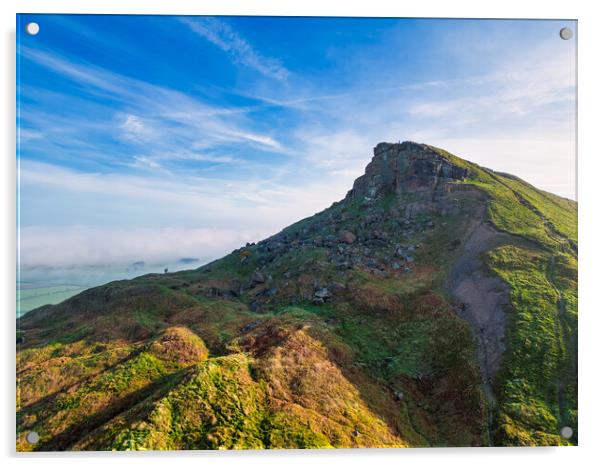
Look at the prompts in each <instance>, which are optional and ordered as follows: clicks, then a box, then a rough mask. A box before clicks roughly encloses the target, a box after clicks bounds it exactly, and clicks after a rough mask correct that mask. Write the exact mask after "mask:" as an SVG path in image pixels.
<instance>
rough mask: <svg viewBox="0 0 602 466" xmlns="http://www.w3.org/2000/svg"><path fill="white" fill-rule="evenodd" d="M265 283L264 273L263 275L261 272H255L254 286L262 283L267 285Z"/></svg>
mask: <svg viewBox="0 0 602 466" xmlns="http://www.w3.org/2000/svg"><path fill="white" fill-rule="evenodd" d="M265 281H266V278H265V275H264V274H263V273H261V272H260V271H259V270H256V271H255V272H253V275H252V276H251V282H252V283H253V284H254V285H259V284H261V283H265Z"/></svg>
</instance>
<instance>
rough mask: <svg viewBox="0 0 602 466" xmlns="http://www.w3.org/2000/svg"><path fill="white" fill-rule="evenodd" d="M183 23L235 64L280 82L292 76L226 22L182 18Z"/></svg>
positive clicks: (214, 19) (212, 19)
mask: <svg viewBox="0 0 602 466" xmlns="http://www.w3.org/2000/svg"><path fill="white" fill-rule="evenodd" d="M181 21H182V23H184V24H186V25H187V26H188V27H189V28H190V29H191V30H192V31H193V32H195V33H196V34H198V35H199V36H201V37H203V38H204V39H206V40H208V41H209V42H211V43H212V44H214V45H216V46H218V47H219V48H220V49H221V50H223V51H224V52H226V53H227V54H228V55H229V56H230V57H231V58H232V60H233V61H234V62H235V63H240V64H242V65H245V66H248V67H249V68H253V69H255V70H256V71H258V72H259V73H261V74H262V75H264V76H266V77H269V78H274V79H278V80H285V79H286V78H287V77H288V76H289V75H290V72H289V71H288V70H287V69H286V68H285V67H284V66H282V64H281V63H280V62H279V61H278V60H276V59H274V58H268V57H264V56H263V55H261V54H260V53H259V52H258V51H257V50H255V49H254V48H253V46H251V44H250V43H249V42H248V41H247V40H246V39H244V38H243V37H242V36H241V35H240V34H239V33H238V32H236V31H235V30H234V29H233V28H232V27H231V26H230V25H229V24H227V23H226V22H225V21H222V20H220V19H217V18H208V17H205V18H194V19H192V18H182V19H181Z"/></svg>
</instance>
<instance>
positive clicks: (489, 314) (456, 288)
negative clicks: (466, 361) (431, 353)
mask: <svg viewBox="0 0 602 466" xmlns="http://www.w3.org/2000/svg"><path fill="white" fill-rule="evenodd" d="M469 231H470V232H469V234H468V238H467V240H466V241H465V242H464V245H463V247H462V250H461V252H460V257H459V259H458V260H457V261H456V263H455V264H454V265H453V267H452V269H451V273H450V277H449V283H448V287H449V289H450V291H451V293H452V295H453V296H454V297H455V298H456V299H457V300H458V302H459V303H461V305H460V307H459V309H458V315H459V316H460V317H462V318H463V319H465V320H466V321H468V322H469V323H470V324H471V326H472V328H473V331H474V334H475V337H476V339H477V342H478V355H479V362H480V366H481V372H482V375H483V379H484V380H485V381H486V382H487V383H489V382H491V380H492V379H493V377H494V376H495V374H496V373H497V371H498V369H499V367H500V362H501V359H502V354H503V352H504V348H505V346H504V332H505V328H506V311H505V309H506V308H507V306H508V305H509V289H508V285H506V284H505V283H504V282H503V281H502V280H501V279H499V278H498V277H495V276H493V275H492V274H491V272H489V271H488V270H487V266H486V265H485V262H484V259H485V258H484V254H485V253H486V252H487V251H490V250H492V249H494V248H496V247H498V246H501V245H502V244H509V243H513V242H514V243H515V242H516V239H515V238H514V237H512V236H511V235H508V234H505V233H502V232H499V231H498V230H496V229H494V228H493V227H492V226H489V225H487V224H485V223H484V222H482V221H478V222H475V223H474V225H473V226H472V228H471V229H470V230H469Z"/></svg>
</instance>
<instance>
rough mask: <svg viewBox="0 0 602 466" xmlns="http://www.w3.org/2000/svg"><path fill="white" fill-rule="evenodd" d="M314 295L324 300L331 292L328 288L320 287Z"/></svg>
mask: <svg viewBox="0 0 602 466" xmlns="http://www.w3.org/2000/svg"><path fill="white" fill-rule="evenodd" d="M314 297H316V298H319V299H323V300H324V299H328V298H330V297H331V294H330V291H328V288H320V289H318V290H317V291H316V292H315V293H314Z"/></svg>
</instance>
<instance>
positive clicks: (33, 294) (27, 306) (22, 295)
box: [17, 285, 86, 317]
mask: <svg viewBox="0 0 602 466" xmlns="http://www.w3.org/2000/svg"><path fill="white" fill-rule="evenodd" d="M85 289H86V287H84V286H81V285H49V286H39V287H36V288H33V287H31V288H30V287H28V288H25V287H23V288H21V289H17V317H20V316H22V315H23V314H25V313H26V312H29V311H31V310H32V309H35V308H36V307H40V306H43V305H44V304H58V303H61V302H63V301H64V300H65V299H67V298H70V297H71V296H74V295H76V294H77V293H79V292H81V291H83V290H85Z"/></svg>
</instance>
